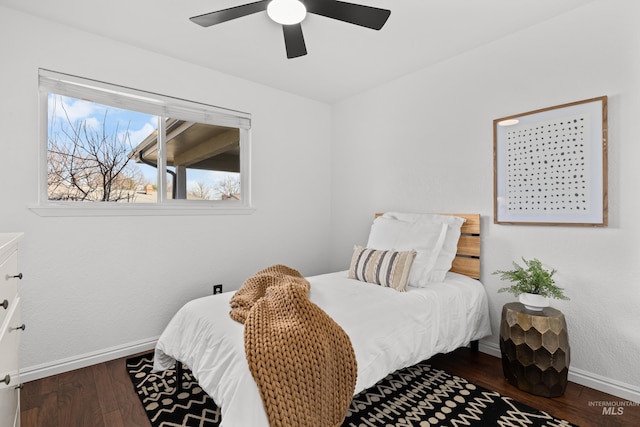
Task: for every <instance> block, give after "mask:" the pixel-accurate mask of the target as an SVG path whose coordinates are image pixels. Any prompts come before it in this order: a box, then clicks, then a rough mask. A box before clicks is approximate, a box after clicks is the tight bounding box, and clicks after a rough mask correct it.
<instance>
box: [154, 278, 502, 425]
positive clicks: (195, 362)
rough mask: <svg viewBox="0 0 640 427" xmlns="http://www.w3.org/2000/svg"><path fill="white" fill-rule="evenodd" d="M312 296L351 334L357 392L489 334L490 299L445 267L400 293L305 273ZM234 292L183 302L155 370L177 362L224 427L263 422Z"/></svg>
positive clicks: (475, 283) (163, 338)
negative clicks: (438, 276)
mask: <svg viewBox="0 0 640 427" xmlns="http://www.w3.org/2000/svg"><path fill="white" fill-rule="evenodd" d="M307 280H309V282H310V283H311V292H310V294H309V298H310V300H311V301H312V302H313V303H315V304H317V305H318V306H319V307H321V308H322V309H323V310H324V311H325V312H326V313H327V314H329V316H331V317H332V318H333V319H334V320H335V321H336V322H337V323H338V324H339V325H340V326H341V327H342V328H343V329H344V330H345V332H346V333H347V334H348V335H349V337H350V339H351V343H352V345H353V349H354V351H355V354H356V360H357V363H358V379H357V382H356V387H355V393H359V392H361V391H363V390H365V389H367V388H369V387H371V386H372V385H374V384H375V383H376V382H378V381H379V380H381V379H382V378H384V377H385V376H386V375H387V374H389V373H391V372H393V371H395V370H397V369H400V368H404V367H407V366H411V365H414V364H416V363H418V362H420V361H422V360H425V359H428V358H429V357H431V356H433V355H435V354H437V353H445V352H449V351H452V350H454V349H456V348H458V347H460V346H463V345H466V344H467V343H469V341H472V340H476V339H480V338H482V337H485V336H487V335H490V333H491V330H490V326H489V315H488V305H487V297H486V293H485V290H484V287H483V286H482V284H481V283H480V282H478V281H477V280H473V279H470V278H468V277H466V276H462V275H460V274H456V273H451V272H449V273H447V277H446V279H445V281H444V282H442V283H436V284H430V285H428V286H427V287H426V288H412V287H410V288H409V289H408V291H407V292H397V291H395V290H393V289H390V288H384V287H381V286H376V285H372V284H369V283H363V282H359V281H357V280H353V279H349V278H348V277H347V272H346V271H344V272H338V273H330V274H323V275H319V276H313V277H307ZM232 296H233V292H228V293H224V294H220V295H215V296H209V297H204V298H200V299H196V300H193V301H190V302H189V303H187V304H185V305H184V307H182V308H181V309H180V310H179V311H178V312H177V313H176V315H175V316H174V318H173V319H172V320H171V322H170V323H169V325H168V326H167V328H166V329H165V331H164V332H163V333H162V335H161V337H160V339H159V340H158V343H157V345H156V350H155V358H154V369H155V370H156V371H162V370H165V369H168V368H171V367H173V366H174V364H175V361H176V360H179V361H181V362H183V363H185V364H186V365H187V366H189V368H191V370H192V372H193V374H194V376H195V377H196V378H197V380H198V382H199V383H200V386H201V387H202V388H203V389H204V390H205V391H206V392H207V393H208V394H209V395H210V396H211V397H212V398H213V400H214V401H215V402H216V404H218V405H219V406H220V408H221V411H222V424H221V426H223V427H247V426H252V427H267V426H268V425H269V423H268V421H267V416H266V413H265V411H264V408H263V406H262V400H261V398H260V394H259V391H258V387H257V386H256V383H255V381H254V380H253V377H252V376H251V373H250V371H249V366H248V364H247V361H246V358H245V352H244V335H243V328H244V326H243V325H242V324H240V323H237V322H235V321H234V320H232V319H231V317H230V316H229V310H230V307H229V300H230V299H231V297H232Z"/></svg>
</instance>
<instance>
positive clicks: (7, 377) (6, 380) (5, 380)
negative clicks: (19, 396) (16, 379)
mask: <svg viewBox="0 0 640 427" xmlns="http://www.w3.org/2000/svg"><path fill="white" fill-rule="evenodd" d="M10 382H11V375H9V374H7V375H5V377H4V379H3V380H1V381H0V383H5V384H6V385H9V383H10Z"/></svg>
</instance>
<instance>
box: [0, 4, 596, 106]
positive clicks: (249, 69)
mask: <svg viewBox="0 0 640 427" xmlns="http://www.w3.org/2000/svg"><path fill="white" fill-rule="evenodd" d="M252 1H255V0H216V1H213V0H102V1H96V0H89V1H88V0H34V1H27V0H0V5H2V6H6V7H10V8H13V9H16V10H19V11H23V12H26V13H29V14H32V15H36V16H39V17H42V18H46V19H49V20H52V21H56V22H60V23H63V24H66V25H69V26H71V27H75V28H78V29H81V30H85V31H89V32H92V33H96V34H99V35H102V36H106V37H109V38H112V39H115V40H119V41H121V42H125V43H128V44H131V45H134V46H138V47H141V48H144V49H147V50H151V51H154V52H158V53H161V54H164V55H168V56H172V57H175V58H178V59H182V60H184V61H188V62H191V63H194V64H198V65H201V66H204V67H208V68H212V69H215V70H218V71H222V72H225V73H228V74H232V75H235V76H238V77H242V78H245V79H248V80H252V81H255V82H258V83H262V84H265V85H268V86H271V87H275V88H278V89H281V90H284V91H287V92H292V93H296V94H299V95H301V96H304V97H308V98H313V99H317V100H319V101H323V102H327V103H333V102H335V101H338V100H340V99H343V98H345V97H348V96H350V95H353V94H356V93H359V92H362V91H364V90H367V89H369V88H371V87H375V86H377V85H379V84H381V83H384V82H386V81H389V80H392V79H395V78H398V77H400V76H402V75H405V74H408V73H411V72H413V71H416V70H419V69H421V68H424V67H426V66H429V65H431V64H434V63H437V62H439V61H443V60H445V59H447V58H450V57H453V56H455V55H458V54H460V53H462V52H465V51H468V50H471V49H473V48H475V47H478V46H480V45H483V44H486V43H490V42H492V41H493V40H496V39H499V38H501V37H504V36H506V35H508V34H511V33H514V32H516V31H518V30H521V29H523V28H526V27H529V26H532V25H535V24H537V23H539V22H542V21H545V20H548V19H551V18H553V17H554V16H557V15H559V14H562V13H564V12H567V11H569V10H571V9H575V8H577V7H581V6H583V5H585V4H587V3H590V2H592V1H594V0H401V1H398V0H396V1H393V0H354V2H355V3H360V4H365V5H369V6H374V7H379V8H384V9H390V10H391V16H390V18H389V20H388V21H387V23H386V25H385V26H384V27H383V28H382V29H381V30H380V31H375V30H370V29H367V28H362V27H358V26H355V25H351V24H347V23H344V22H340V21H336V20H333V19H329V18H325V17H322V16H318V15H311V14H309V15H307V18H306V19H305V20H304V21H303V23H302V29H303V32H304V37H305V42H306V45H307V51H308V54H307V55H306V56H303V57H300V58H296V59H287V58H286V54H285V47H284V39H283V36H282V29H281V27H280V26H279V25H278V24H276V23H275V22H273V21H271V20H270V19H269V18H268V17H267V14H266V12H261V13H257V14H254V15H251V16H246V17H244V18H240V19H236V20H233V21H229V22H225V23H222V24H219V25H215V26H212V27H208V28H203V27H200V26H198V25H196V24H194V23H192V22H191V21H189V19H188V18H189V17H191V16H194V15H200V14H203V13H208V12H212V11H215V10H220V9H225V8H228V7H233V6H238V5H241V4H245V3H250V2H252ZM327 1H331V0H327Z"/></svg>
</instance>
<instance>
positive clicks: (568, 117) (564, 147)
mask: <svg viewBox="0 0 640 427" xmlns="http://www.w3.org/2000/svg"><path fill="white" fill-rule="evenodd" d="M493 162H494V165H493V166H494V173H493V175H494V223H496V224H532V225H576V226H606V225H607V97H606V96H602V97H599V98H592V99H587V100H584V101H578V102H572V103H570V104H563V105H558V106H555V107H549V108H544V109H541V110H536V111H531V112H528V113H523V114H517V115H513V116H508V117H503V118H500V119H496V120H494V121H493Z"/></svg>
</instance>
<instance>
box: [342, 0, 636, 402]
mask: <svg viewBox="0 0 640 427" xmlns="http://www.w3.org/2000/svg"><path fill="white" fill-rule="evenodd" d="M638 16H640V3H639V2H636V1H632V0H601V1H596V2H594V3H591V4H589V5H587V6H585V7H583V8H580V9H577V10H575V11H573V12H570V13H568V14H566V15H563V16H560V17H557V18H555V19H552V20H550V21H547V22H545V23H542V24H540V25H537V26H535V27H532V28H529V29H526V30H523V31H521V32H518V33H515V34H513V35H511V36H509V37H506V38H504V39H502V40H499V41H497V42H495V43H492V44H490V45H487V46H484V47H481V48H478V49H476V50H474V51H471V52H468V53H466V54H463V55H460V56H457V57H455V58H452V59H450V60H448V61H446V62H443V63H440V64H438V65H436V66H433V67H430V68H428V69H424V70H422V71H420V72H417V73H414V74H412V75H408V76H405V77H404V78H401V79H399V80H397V81H394V82H391V83H388V84H386V85H383V86H381V87H378V88H376V89H374V90H372V91H369V92H367V93H363V94H360V95H358V96H355V97H352V98H350V99H347V100H344V101H343V102H340V103H339V104H337V105H336V106H335V107H334V136H333V153H332V168H333V175H332V192H331V194H332V205H333V209H332V233H333V243H332V266H333V267H334V269H339V268H347V267H348V262H349V260H350V256H351V252H352V248H353V245H354V243H358V244H364V243H366V238H367V233H368V230H369V225H370V222H371V220H372V215H373V213H374V212H381V211H385V210H405V211H418V212H419V211H422V212H479V213H481V214H482V227H483V242H482V250H483V258H482V269H483V271H482V281H483V283H484V284H485V285H486V288H487V291H488V294H489V298H490V310H491V317H492V327H493V331H494V334H493V336H492V337H490V338H488V339H487V340H486V341H485V344H486V345H488V346H489V347H493V348H494V349H496V348H497V343H498V331H499V329H498V325H499V320H500V312H501V308H502V306H503V305H504V304H505V303H506V302H509V301H511V300H512V299H513V297H512V296H511V295H509V294H497V293H496V290H497V289H498V288H499V287H502V286H505V285H506V283H504V282H500V281H499V279H498V278H497V277H496V276H494V275H492V274H491V272H493V271H495V270H497V269H506V268H509V267H510V264H511V261H512V260H520V257H522V256H524V257H527V258H533V257H536V258H539V259H540V260H542V261H543V262H544V263H546V264H548V265H550V266H552V267H554V268H556V269H558V271H559V273H558V274H557V279H558V282H559V285H560V286H563V287H565V288H566V293H567V294H568V296H569V297H570V298H571V301H566V302H565V301H554V302H553V304H552V305H553V306H554V307H556V308H558V309H560V310H562V311H563V312H564V313H565V315H566V318H567V322H568V327H569V334H570V344H571V350H572V354H571V357H572V361H571V367H572V378H573V379H574V380H578V381H580V380H583V381H584V382H585V383H588V384H589V385H591V386H597V384H596V383H597V381H598V380H599V379H603V380H604V381H605V382H606V383H607V385H606V386H604V388H605V389H607V390H608V391H609V392H613V393H617V394H618V395H623V396H627V397H630V398H634V399H636V400H637V399H638V398H640V369H638V364H637V355H638V354H640V333H638V326H639V325H640V323H639V321H638V307H639V306H640V284H639V283H638V277H640V262H639V261H638V260H639V259H640V239H639V237H640V222H639V221H638V220H637V213H638V211H639V209H640V197H638V194H640V191H639V190H640V185H639V183H640V168H639V167H638V159H640V144H638V141H639V140H640V120H639V119H638V118H639V117H640V55H638V52H640V26H638V25H637V18H638ZM430 42H432V41H423V42H421V43H430ZM601 95H608V97H609V226H608V227H607V228H586V227H551V226H514V225H494V224H493V158H492V149H493V139H492V138H493V133H492V125H493V119H496V118H500V117H504V116H508V115H512V114H517V113H523V112H527V111H532V110H535V109H539V108H545V107H550V106H554V105H559V104H563V103H567V102H572V101H579V100H583V99H588V98H592V97H597V96H601ZM611 387H613V389H611ZM600 388H603V387H600Z"/></svg>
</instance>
